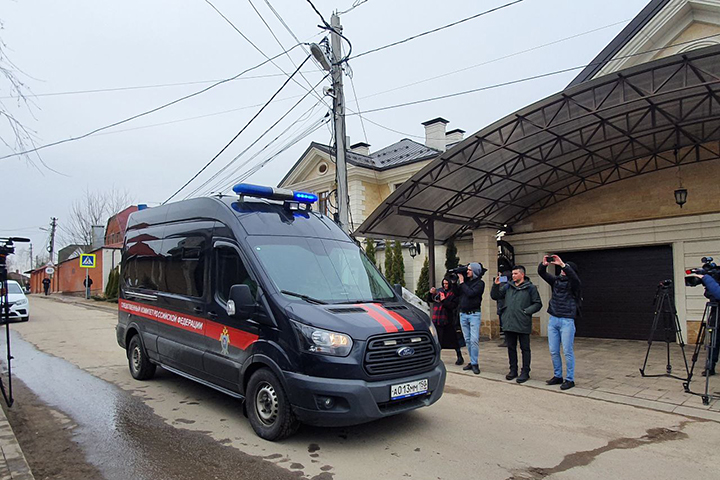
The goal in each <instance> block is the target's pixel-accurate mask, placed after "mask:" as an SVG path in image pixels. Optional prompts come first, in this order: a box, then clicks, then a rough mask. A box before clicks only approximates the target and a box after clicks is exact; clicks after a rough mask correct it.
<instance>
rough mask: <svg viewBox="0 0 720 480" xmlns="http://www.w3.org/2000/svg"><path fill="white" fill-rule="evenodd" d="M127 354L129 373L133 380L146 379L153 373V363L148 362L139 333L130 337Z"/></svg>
mask: <svg viewBox="0 0 720 480" xmlns="http://www.w3.org/2000/svg"><path fill="white" fill-rule="evenodd" d="M127 354H128V365H129V366H130V375H132V376H133V378H134V379H135V380H148V379H150V378H152V377H153V375H155V364H154V363H152V362H150V359H149V358H148V356H147V352H145V348H144V347H143V345H142V342H140V336H139V335H134V336H133V337H132V338H131V339H130V343H129V344H128V350H127Z"/></svg>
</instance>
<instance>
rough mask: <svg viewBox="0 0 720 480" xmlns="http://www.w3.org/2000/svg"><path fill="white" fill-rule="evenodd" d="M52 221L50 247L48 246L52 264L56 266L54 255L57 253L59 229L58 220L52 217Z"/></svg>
mask: <svg viewBox="0 0 720 480" xmlns="http://www.w3.org/2000/svg"><path fill="white" fill-rule="evenodd" d="M50 220H52V222H50V245H48V252H49V253H50V263H51V264H52V265H54V264H55V262H54V261H53V255H54V253H55V229H56V228H57V218H56V217H52V218H51V219H50Z"/></svg>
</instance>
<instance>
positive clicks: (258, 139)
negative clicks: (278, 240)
mask: <svg viewBox="0 0 720 480" xmlns="http://www.w3.org/2000/svg"><path fill="white" fill-rule="evenodd" d="M308 58H310V57H309V56H308V57H307V58H306V59H305V61H307V59H308ZM303 63H305V62H303ZM325 78H326V77H323V78H322V79H321V80H320V82H318V85H319V84H320V83H321V82H323V81H324V80H325ZM288 80H289V79H288ZM309 95H310V91H308V92H307V93H305V95H303V97H302V98H301V99H300V100H298V101H297V102H296V103H295V104H294V105H293V106H292V107H290V109H289V110H288V111H287V112H285V113H284V114H283V115H282V116H281V117H280V118H279V119H278V120H276V121H275V123H273V124H272V125H271V126H269V127H268V128H266V129H265V131H264V132H263V133H262V134H260V135H259V136H258V137H257V138H256V139H255V141H253V142H252V143H251V144H250V145H248V146H247V147H246V148H245V149H244V150H243V151H242V152H240V153H239V154H238V155H236V156H235V157H234V158H233V159H232V160H230V162H228V163H227V165H225V166H224V167H222V168H221V169H220V170H218V171H217V172H215V174H214V175H213V176H212V177H210V178H209V179H207V180H206V181H205V182H204V183H203V184H202V185H200V186H199V187H197V188H196V189H195V190H193V191H192V192H191V193H190V194H189V195H193V194H194V193H197V192H198V191H199V190H200V189H202V188H203V187H204V186H205V185H207V184H209V183H210V182H212V181H213V180H214V179H216V178H217V177H218V176H219V175H220V174H222V172H224V171H225V170H227V169H228V168H230V166H231V165H232V164H233V163H235V162H236V161H237V160H238V159H239V158H240V157H241V156H243V155H244V154H245V153H247V151H248V150H250V149H251V148H252V147H254V146H255V145H256V144H257V143H258V142H259V141H260V140H261V139H262V138H263V137H264V136H265V135H266V134H267V133H268V132H270V131H271V130H272V129H273V128H275V127H276V126H277V125H278V124H279V123H280V122H281V121H282V120H284V119H285V117H287V116H288V115H289V114H290V112H292V111H293V110H294V109H295V107H297V106H298V105H300V103H302V101H303V100H305V99H306V98H307V97H308V96H309ZM221 153H222V152H221ZM183 188H184V187H183ZM181 190H182V189H181ZM176 193H177V192H176ZM186 198H187V197H186Z"/></svg>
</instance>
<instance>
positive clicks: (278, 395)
mask: <svg viewBox="0 0 720 480" xmlns="http://www.w3.org/2000/svg"><path fill="white" fill-rule="evenodd" d="M245 405H246V408H247V414H248V419H249V420H250V425H251V426H252V428H253V430H255V433H256V434H257V435H258V436H259V437H261V438H264V439H265V440H270V441H271V442H274V441H276V440H281V439H283V438H285V437H288V436H290V435H292V434H293V433H295V432H296V431H297V429H298V427H299V426H300V422H299V421H298V420H297V418H296V417H295V413H293V411H292V406H291V405H290V402H289V401H288V397H287V394H286V393H285V389H284V388H283V385H282V383H280V380H278V378H277V376H276V375H275V374H274V373H273V372H271V371H270V370H268V369H266V368H261V369H260V370H258V371H256V372H255V373H254V374H253V375H252V377H250V381H249V382H248V387H247V397H246V399H245Z"/></svg>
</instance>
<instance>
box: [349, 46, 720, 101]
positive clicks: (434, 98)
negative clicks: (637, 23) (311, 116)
mask: <svg viewBox="0 0 720 480" xmlns="http://www.w3.org/2000/svg"><path fill="white" fill-rule="evenodd" d="M717 36H720V33H716V34H713V35H708V36H706V37H701V38H695V39H693V40H688V41H686V42H680V43H675V44H673V45H667V46H664V47H659V48H654V49H650V50H645V51H642V52H637V53H632V54H629V55H624V56H621V57H616V58H613V59H611V60H608V61H604V62H594V63H588V64H585V65H578V66H576V67H569V68H563V69H561V70H555V71H553V72H547V73H541V74H538V75H533V76H530V77H524V78H519V79H516V80H509V81H507V82H502V83H496V84H493V85H486V86H484V87H479V88H473V89H471V90H465V91H462V92H456V93H449V94H447V95H439V96H437V97H431V98H425V99H422V100H415V101H412V102H405V103H398V104H395V105H388V106H386V107H379V108H374V109H371V110H365V111H362V112H355V113H353V115H362V114H366V113H373V112H380V111H383V110H391V109H394V108H400V107H407V106H411V105H417V104H420V103H427V102H432V101H435V100H444V99H446V98H452V97H459V96H461V95H467V94H470V93H477V92H482V91H485V90H493V89H495V88H500V87H506V86H508V85H515V84H518V83H524V82H528V81H531V80H538V79H540V78H545V77H551V76H554V75H560V74H563V73H567V72H572V71H573V70H580V69H582V68H586V67H589V66H593V65H606V64H608V63H611V62H617V61H619V60H624V59H626V58H631V57H637V56H640V55H647V54H648V53H652V52H657V51H661V50H667V49H668V48H672V47H678V46H681V45H686V44H689V43H695V42H697V41H700V40H705V39H708V38H713V37H717Z"/></svg>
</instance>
